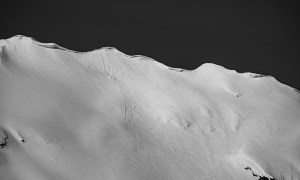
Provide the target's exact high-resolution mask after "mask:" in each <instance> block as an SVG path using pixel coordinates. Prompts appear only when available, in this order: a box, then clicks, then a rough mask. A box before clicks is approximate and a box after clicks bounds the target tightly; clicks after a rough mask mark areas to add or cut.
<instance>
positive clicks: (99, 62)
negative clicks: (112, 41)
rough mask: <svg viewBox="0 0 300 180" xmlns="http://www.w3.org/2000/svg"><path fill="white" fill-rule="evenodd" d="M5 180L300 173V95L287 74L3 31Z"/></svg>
mask: <svg viewBox="0 0 300 180" xmlns="http://www.w3.org/2000/svg"><path fill="white" fill-rule="evenodd" d="M0 60H1V61H0V179H1V180H2V179H3V180H19V179H22V180H34V179H38V180H53V179H72V180H76V179H78V180H82V179H85V180H94V179H101V180H105V179H120V180H133V179H139V180H140V179H141V180H142V179H145V180H146V179H147V180H148V179H151V180H152V179H157V180H158V179H161V180H163V179H166V180H169V179H174V180H177V179H178V180H181V179H184V180H193V179H195V180H212V179H216V180H219V179H220V180H234V179H236V180H240V179H245V180H247V179H248V180H255V179H278V180H279V179H280V180H299V179H300V151H299V149H300V144H299V142H300V141H299V140H300V131H299V128H300V119H299V117H300V111H299V110H300V109H299V108H300V100H299V93H298V92H297V90H295V89H293V88H291V87H289V86H286V85H284V84H282V83H280V82H278V81H277V80H276V79H275V78H273V77H269V76H263V75H258V74H254V73H237V72H236V71H233V70H228V69H225V68H223V67H221V66H218V65H215V64H210V63H206V64H203V65H201V66H200V67H199V68H197V69H195V70H193V71H188V70H183V69H177V68H170V67H167V66H165V65H163V64H161V63H159V62H157V61H155V60H153V59H151V58H148V57H144V56H129V55H126V54H124V53H122V52H120V51H118V50H117V49H115V48H101V49H98V50H94V51H91V52H86V53H81V52H75V51H71V50H68V49H65V48H63V47H60V46H59V45H56V44H53V43H40V42H38V41H36V40H34V39H32V38H28V37H25V36H14V37H12V38H10V39H6V40H0Z"/></svg>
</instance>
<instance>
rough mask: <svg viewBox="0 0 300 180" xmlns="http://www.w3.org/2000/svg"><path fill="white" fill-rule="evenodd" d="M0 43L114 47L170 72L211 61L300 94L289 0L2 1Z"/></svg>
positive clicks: (295, 24) (293, 9)
mask: <svg viewBox="0 0 300 180" xmlns="http://www.w3.org/2000/svg"><path fill="white" fill-rule="evenodd" d="M1 5H2V6H1V11H2V12H1V14H2V15H1V22H0V28H1V29H0V38H1V39H6V38H9V37H11V36H14V35H17V34H22V35H25V36H30V37H33V38H35V39H37V40H39V41H41V42H55V43H57V44H59V45H61V46H63V47H66V48H68V49H72V50H76V51H90V50H93V49H97V48H100V47H103V46H113V47H116V48H117V49H119V50H120V51H122V52H124V53H126V54H130V55H135V54H141V55H145V56H148V57H151V58H153V59H156V60H157V61H160V62H162V63H164V64H166V65H168V66H171V67H180V68H184V69H195V68H197V67H198V66H200V65H201V64H202V63H205V62H211V63H215V64H219V65H222V66H224V67H226V68H229V69H235V70H237V71H238V72H254V73H259V74H265V75H272V76H274V77H275V78H276V79H277V80H279V81H280V82H282V83H284V84H288V85H290V86H293V87H295V88H297V89H300V71H299V67H300V65H299V64H300V63H299V60H300V59H299V58H300V44H299V42H300V41H299V40H300V38H299V20H298V18H297V16H298V13H297V10H298V9H297V6H296V4H291V3H290V4H289V3H287V2H286V1H281V2H276V1H257V2H255V1H252V2H250V1H235V2H233V1H214V0H211V1H200V0H199V1H187V0H186V1H182V2H181V3H176V1H163V0H161V1H154V0H152V1H151V0H149V1H141V0H135V1H126V0H119V1H108V0H107V1H97V0H95V1H77V0H72V1H71V0H70V1H61V2H60V3H56V2H54V1H45V2H43V1H23V2H18V3H17V2H16V1H9V0H7V1H6V2H1Z"/></svg>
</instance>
